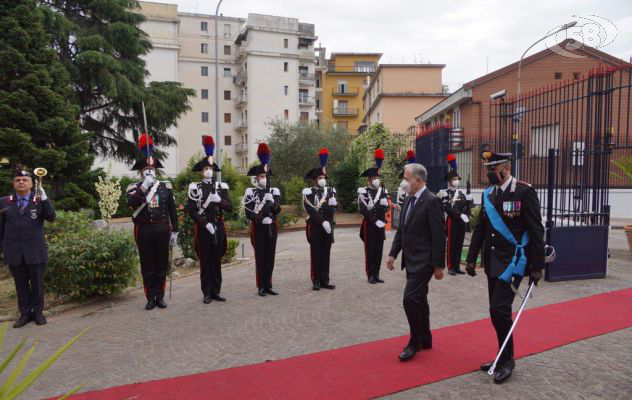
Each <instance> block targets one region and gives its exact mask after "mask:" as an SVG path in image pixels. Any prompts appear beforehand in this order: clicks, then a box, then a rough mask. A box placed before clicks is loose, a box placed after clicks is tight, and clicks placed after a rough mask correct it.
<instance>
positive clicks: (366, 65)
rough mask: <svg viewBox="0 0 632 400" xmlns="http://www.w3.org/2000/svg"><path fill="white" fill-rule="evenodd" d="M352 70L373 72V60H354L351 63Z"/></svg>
mask: <svg viewBox="0 0 632 400" xmlns="http://www.w3.org/2000/svg"><path fill="white" fill-rule="evenodd" d="M353 71H354V72H375V64H374V63H373V61H356V62H354V63H353Z"/></svg>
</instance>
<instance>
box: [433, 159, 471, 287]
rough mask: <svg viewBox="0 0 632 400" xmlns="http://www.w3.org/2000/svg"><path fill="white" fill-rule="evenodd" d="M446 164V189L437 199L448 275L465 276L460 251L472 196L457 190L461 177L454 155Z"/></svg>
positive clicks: (468, 220)
mask: <svg viewBox="0 0 632 400" xmlns="http://www.w3.org/2000/svg"><path fill="white" fill-rule="evenodd" d="M448 164H449V166H450V168H451V170H450V172H448V173H447V175H446V176H445V180H446V181H447V182H448V188H447V189H442V190H440V191H439V193H437V197H439V199H441V206H442V207H443V211H444V212H445V214H446V221H445V227H446V235H447V238H448V244H447V257H446V259H447V260H448V273H449V274H450V275H456V274H465V272H463V271H462V270H461V251H463V240H464V239H465V231H466V230H467V224H468V223H469V222H470V213H471V208H472V196H471V195H466V194H465V193H463V192H462V191H461V190H459V185H460V184H461V177H460V176H459V174H458V172H457V165H456V157H455V156H454V154H448Z"/></svg>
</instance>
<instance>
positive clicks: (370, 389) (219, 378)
mask: <svg viewBox="0 0 632 400" xmlns="http://www.w3.org/2000/svg"><path fill="white" fill-rule="evenodd" d="M482 306H483V305H481V307H482ZM402 318H403V315H402ZM631 326H632V289H626V290H619V291H614V292H609V293H603V294H599V295H595V296H591V297H586V298H582V299H578V300H572V301H568V302H564V303H558V304H552V305H548V306H544V307H539V308H536V309H532V310H526V311H525V312H524V314H523V316H522V318H521V322H520V324H519V325H518V328H517V331H516V334H515V335H516V336H515V337H516V340H517V342H516V356H517V357H525V356H528V355H531V354H535V353H540V352H543V351H546V350H550V349H553V348H555V347H558V346H562V345H566V344H569V343H573V342H576V341H578V340H582V339H587V338H590V337H593V336H598V335H603V334H605V333H608V332H613V331H616V330H620V329H624V328H628V327H631ZM433 335H434V348H433V349H432V350H430V351H423V352H421V353H420V354H418V355H417V357H416V358H415V359H414V360H413V361H411V362H409V363H400V362H399V361H398V360H397V355H398V354H399V352H400V351H401V349H402V347H403V346H404V344H405V343H406V341H407V340H408V337H407V336H403V337H397V338H391V339H385V340H379V341H375V342H370V343H363V344H359V345H355V346H350V347H345V348H341V349H336V350H328V351H323V352H320V353H314V354H306V355H302V356H298V357H292V358H288V359H284V360H279V361H274V362H270V363H262V364H253V365H246V366H242V367H236V368H230V369H225V370H219V371H211V372H206V373H202V374H196V375H189V376H181V377H177V378H168V379H162V380H158V381H149V382H142V383H137V384H131V385H125V386H119V387H114V388H110V389H105V390H101V391H95V392H88V393H83V394H79V395H76V396H73V397H72V398H73V399H77V400H79V399H82V400H86V399H99V400H109V399H113V400H114V399H116V400H120V399H139V400H142V399H151V400H160V399H253V398H256V399H345V400H346V399H366V398H373V397H377V396H383V395H387V394H391V393H395V392H399V391H402V390H406V389H410V388H413V387H416V386H421V385H425V384H428V383H431V382H436V381H440V380H443V379H446V378H451V377H454V376H458V375H462V374H465V373H468V372H472V371H475V370H477V369H478V366H479V365H480V364H481V363H482V362H484V361H489V360H492V359H493V358H494V355H495V354H494V352H495V351H496V348H497V343H496V339H495V335H494V331H493V329H492V326H491V323H490V321H489V320H488V319H485V320H480V321H473V322H468V323H465V324H460V325H454V326H448V327H445V328H441V329H436V330H434V331H433Z"/></svg>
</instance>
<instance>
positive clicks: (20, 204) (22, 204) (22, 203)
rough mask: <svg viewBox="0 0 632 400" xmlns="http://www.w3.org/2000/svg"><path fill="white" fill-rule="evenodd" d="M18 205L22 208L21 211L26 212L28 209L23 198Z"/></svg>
mask: <svg viewBox="0 0 632 400" xmlns="http://www.w3.org/2000/svg"><path fill="white" fill-rule="evenodd" d="M18 203H19V206H20V211H22V210H24V208H25V207H26V199H23V198H21V199H20V201H19V202H18Z"/></svg>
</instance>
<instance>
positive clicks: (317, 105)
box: [316, 99, 320, 110]
mask: <svg viewBox="0 0 632 400" xmlns="http://www.w3.org/2000/svg"><path fill="white" fill-rule="evenodd" d="M316 109H317V110H320V100H319V99H316Z"/></svg>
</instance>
